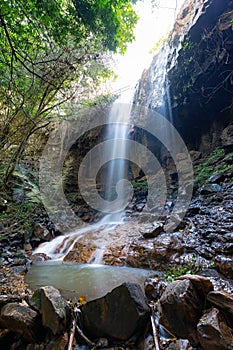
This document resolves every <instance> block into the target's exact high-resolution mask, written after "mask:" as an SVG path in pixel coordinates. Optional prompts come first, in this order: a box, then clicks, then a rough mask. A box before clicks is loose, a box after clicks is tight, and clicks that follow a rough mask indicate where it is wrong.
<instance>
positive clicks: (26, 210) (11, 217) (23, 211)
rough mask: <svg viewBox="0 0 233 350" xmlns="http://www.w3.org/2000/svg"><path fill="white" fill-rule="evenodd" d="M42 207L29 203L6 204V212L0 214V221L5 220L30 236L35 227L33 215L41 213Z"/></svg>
mask: <svg viewBox="0 0 233 350" xmlns="http://www.w3.org/2000/svg"><path fill="white" fill-rule="evenodd" d="M41 210H43V209H42V207H41V206H40V205H38V204H35V203H33V202H31V201H27V202H24V203H14V202H11V203H8V208H7V210H6V211H3V212H1V213H0V221H1V220H4V219H7V221H8V222H11V224H12V225H17V226H19V227H21V228H22V229H23V230H24V231H26V232H27V235H28V236H30V235H32V232H33V228H34V225H35V215H37V214H39V213H40V212H41Z"/></svg>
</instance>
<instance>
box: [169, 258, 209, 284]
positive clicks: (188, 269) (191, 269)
mask: <svg viewBox="0 0 233 350" xmlns="http://www.w3.org/2000/svg"><path fill="white" fill-rule="evenodd" d="M208 267H209V268H213V267H214V263H213V262H210V264H209V265H208ZM206 268H207V266H206V265H202V264H201V263H200V262H199V261H198V259H197V258H196V257H195V256H193V258H192V260H191V261H190V262H188V263H187V264H184V265H177V266H173V267H171V268H170V269H168V270H167V271H166V272H165V274H164V275H163V280H166V281H168V282H172V281H173V280H174V279H175V278H177V277H180V276H183V275H187V274H189V275H195V274H197V273H198V272H200V271H202V270H203V269H206Z"/></svg>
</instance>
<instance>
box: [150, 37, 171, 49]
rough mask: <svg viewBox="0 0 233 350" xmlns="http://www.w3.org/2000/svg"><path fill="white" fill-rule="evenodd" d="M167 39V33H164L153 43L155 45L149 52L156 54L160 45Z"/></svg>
mask: <svg viewBox="0 0 233 350" xmlns="http://www.w3.org/2000/svg"><path fill="white" fill-rule="evenodd" d="M167 41H168V33H167V34H166V35H164V36H163V37H161V38H160V39H159V40H158V41H157V42H156V44H155V46H154V47H153V48H152V49H151V51H150V53H151V54H156V53H158V52H159V51H160V50H161V49H162V47H163V46H164V44H165V43H166V42H167Z"/></svg>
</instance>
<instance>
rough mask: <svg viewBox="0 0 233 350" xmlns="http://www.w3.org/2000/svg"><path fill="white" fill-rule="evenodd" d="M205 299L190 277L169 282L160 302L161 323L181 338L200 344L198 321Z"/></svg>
mask: <svg viewBox="0 0 233 350" xmlns="http://www.w3.org/2000/svg"><path fill="white" fill-rule="evenodd" d="M204 302H205V300H204V299H203V300H202V299H201V298H200V297H199V295H198V293H197V291H196V289H195V287H194V285H193V284H192V282H191V281H190V280H189V279H184V280H180V281H179V280H178V281H174V282H172V283H171V284H169V285H168V286H167V288H166V290H165V292H164V293H163V295H162V297H161V298H160V299H159V302H158V310H159V314H160V323H161V324H162V325H163V326H165V327H166V328H167V329H168V330H169V331H170V332H171V333H172V334H174V335H175V336H177V337H179V338H183V339H188V340H189V341H190V343H191V344H192V345H194V346H195V345H197V344H198V337H197V331H196V325H197V322H198V320H199V318H200V316H201V314H202V309H203V306H204Z"/></svg>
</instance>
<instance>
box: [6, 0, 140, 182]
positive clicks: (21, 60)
mask: <svg viewBox="0 0 233 350" xmlns="http://www.w3.org/2000/svg"><path fill="white" fill-rule="evenodd" d="M132 2H135V1H132ZM136 22H137V16H136V13H135V12H134V10H133V7H132V5H131V1H130V0H118V1H114V2H112V1H107V0H102V1H97V0H96V1H94V0H93V1H90V0H80V1H76V0H73V1H72V0H50V1H47V0H28V1H26V2H25V1H23V0H5V1H3V3H2V4H1V10H0V23H1V26H0V43H1V45H0V51H1V55H0V84H1V89H0V150H1V158H4V159H5V160H7V162H8V167H7V168H6V171H5V180H4V182H5V183H7V182H8V179H9V177H10V175H11V174H12V172H13V171H14V168H15V166H16V164H17V162H18V161H19V160H20V159H21V158H22V155H23V154H24V152H25V149H26V148H27V145H28V143H29V139H30V138H31V136H32V135H34V134H35V133H36V132H37V131H38V130H39V129H41V128H46V127H48V125H49V123H50V121H51V120H54V118H56V117H60V116H63V115H64V114H65V113H64V111H63V106H65V108H66V109H67V108H68V103H69V101H72V104H73V103H74V102H75V103H78V102H79V101H81V102H83V101H84V100H85V99H86V100H87V99H88V100H89V99H90V96H93V98H94V96H95V95H97V94H98V92H97V91H98V89H97V87H98V86H99V85H100V84H102V83H103V82H104V81H106V80H107V79H109V77H110V76H111V74H112V72H111V70H110V69H109V64H108V57H110V56H107V55H109V50H110V51H113V52H116V51H119V52H124V50H125V48H126V44H127V42H131V41H132V40H133V38H134V36H133V29H134V26H135V24H136Z"/></svg>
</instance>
